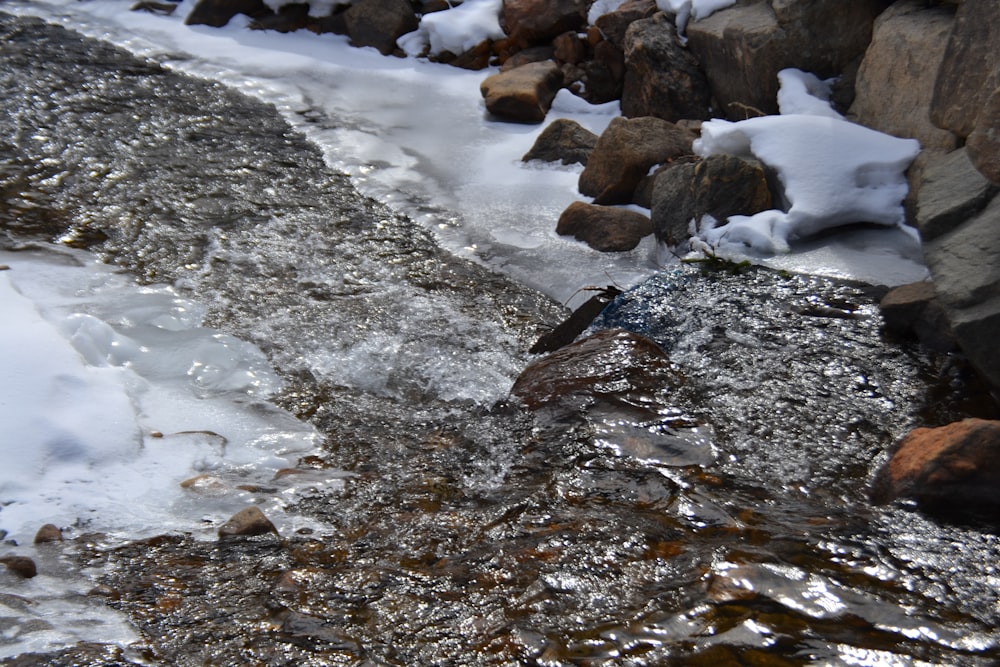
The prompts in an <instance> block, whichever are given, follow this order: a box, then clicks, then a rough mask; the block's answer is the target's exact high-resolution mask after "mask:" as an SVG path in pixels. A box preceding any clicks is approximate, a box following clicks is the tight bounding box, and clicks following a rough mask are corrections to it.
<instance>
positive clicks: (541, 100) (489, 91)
mask: <svg viewBox="0 0 1000 667" xmlns="http://www.w3.org/2000/svg"><path fill="white" fill-rule="evenodd" d="M561 87H562V71H561V70H560V69H559V66H558V65H557V64H556V63H554V62H553V61H551V60H549V61H546V62H540V63H530V64H528V65H524V66H522V67H518V68H515V69H512V70H508V71H506V72H500V73H499V74H494V75H493V76H491V77H489V78H488V79H486V80H485V81H483V83H482V85H481V86H480V88H479V90H480V92H481V93H482V95H483V98H484V99H485V100H486V109H487V111H489V112H490V113H491V114H493V115H494V116H497V117H498V118H500V119H502V120H509V121H514V122H517V123H540V122H542V121H543V120H545V114H547V113H548V112H549V107H551V106H552V100H553V99H555V96H556V93H557V92H559V89H560V88H561Z"/></svg>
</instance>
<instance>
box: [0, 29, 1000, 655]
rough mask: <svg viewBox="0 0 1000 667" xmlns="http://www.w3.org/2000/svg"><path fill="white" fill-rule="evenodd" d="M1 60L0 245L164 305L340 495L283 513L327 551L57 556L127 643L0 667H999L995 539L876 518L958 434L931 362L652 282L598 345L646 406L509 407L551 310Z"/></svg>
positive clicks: (330, 191)
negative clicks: (109, 611) (902, 455)
mask: <svg viewBox="0 0 1000 667" xmlns="http://www.w3.org/2000/svg"><path fill="white" fill-rule="evenodd" d="M0 55H2V61H0V86H2V95H0V200H2V201H0V223H2V225H3V228H4V230H5V231H6V234H7V237H6V240H5V241H4V244H5V246H6V247H8V248H11V249H16V248H17V247H19V245H20V244H23V243H25V242H26V241H27V240H37V239H46V240H58V241H60V242H62V243H69V244H72V245H76V246H80V247H86V248H89V249H90V250H91V251H93V252H94V253H98V254H99V255H101V256H103V257H105V258H106V259H107V260H108V261H109V262H113V263H116V264H118V265H120V266H122V267H125V268H127V269H129V270H130V271H132V272H134V273H135V274H136V275H137V276H139V277H140V278H141V279H143V280H147V281H159V282H170V283H174V284H175V285H176V286H177V287H178V288H179V289H181V290H182V291H183V292H184V294H185V295H187V296H189V297H191V298H195V299H198V300H199V301H201V302H202V303H204V304H206V306H207V307H208V315H207V317H208V322H209V323H210V324H212V325H213V326H216V327H218V328H221V329H223V330H225V331H227V332H228V333H231V334H234V335H237V336H239V337H241V338H244V339H246V340H249V341H251V342H253V343H255V344H256V345H257V346H259V347H260V348H261V349H262V350H264V352H265V353H266V354H267V355H268V357H269V358H270V360H271V362H272V363H273V364H274V366H275V368H276V369H277V370H278V372H279V373H280V374H282V376H283V377H284V379H285V389H284V390H283V392H282V393H281V394H280V395H279V397H278V402H279V403H280V404H281V406H282V407H284V408H287V409H289V410H291V411H293V412H294V413H295V414H297V415H298V416H299V417H300V418H303V419H306V420H308V421H310V422H311V423H312V424H314V425H315V426H316V427H318V428H319V429H320V431H321V433H322V437H323V439H324V442H323V446H322V448H321V451H320V452H319V453H317V454H315V455H312V456H310V457H308V458H307V459H304V460H302V461H300V463H299V467H300V468H301V469H302V470H309V471H312V473H317V471H319V474H322V471H330V473H329V474H331V475H333V474H338V475H339V474H340V471H343V470H347V471H349V472H351V473H353V476H352V477H350V478H348V479H347V480H346V483H345V484H344V485H343V486H342V487H337V488H338V489H339V490H335V491H332V492H326V493H316V494H313V495H312V496H311V497H307V498H306V499H304V500H302V501H301V502H300V504H299V506H298V507H297V508H296V509H297V510H298V511H300V512H302V513H305V514H308V515H310V516H313V517H315V518H316V519H319V520H320V521H321V522H322V524H323V525H326V526H328V527H329V530H328V531H327V532H326V533H322V534H320V533H315V532H310V531H302V532H301V533H299V534H294V535H284V536H283V539H281V540H276V539H274V538H271V537H265V538H258V539H253V540H247V541H230V542H224V543H216V542H205V541H198V540H195V539H193V538H192V537H191V536H189V535H185V534H173V535H167V536H163V537H158V538H154V539H152V540H143V541H140V542H133V543H126V544H122V543H115V542H112V541H110V540H107V539H105V538H102V536H100V535H91V536H83V537H80V538H79V539H77V540H75V541H74V542H73V543H72V544H70V545H67V547H66V549H67V552H68V554H70V557H71V560H72V562H74V563H76V566H77V567H79V568H80V569H81V571H83V572H85V573H86V574H87V576H88V577H90V578H91V579H92V580H93V581H94V587H95V588H94V594H95V595H99V596H103V597H101V598H98V599H103V600H106V603H107V605H108V606H109V607H110V608H113V609H116V610H120V611H121V612H123V613H124V614H125V615H126V616H127V617H128V619H129V620H130V621H131V623H132V624H134V626H135V628H136V629H137V630H138V632H139V634H140V635H141V640H140V641H139V642H137V643H136V644H133V645H131V646H129V647H128V648H127V649H122V648H121V647H120V646H118V645H116V644H114V643H113V642H114V641H118V640H117V639H112V638H109V639H108V643H104V644H102V643H96V644H87V645H79V646H75V647H70V648H67V649H65V650H63V651H61V652H56V653H50V654H47V655H38V656H30V655H25V656H21V657H20V658H17V659H13V660H12V661H11V662H13V664H92V665H98V664H100V665H105V664H128V663H130V662H132V663H152V664H191V665H194V664H261V665H264V664H266V665H277V664H296V665H305V664H316V665H330V664H343V665H361V664H363V665H445V664H454V665H506V664H529V665H530V664H538V665H801V664H833V665H874V664H879V665H925V664H932V665H977V666H978V665H993V664H996V662H997V660H998V659H1000V647H998V641H1000V631H998V629H997V628H998V627H1000V594H998V591H1000V577H998V575H997V572H996V564H997V556H998V553H1000V544H998V540H997V538H996V536H995V535H994V534H993V533H991V532H988V531H985V530H980V529H978V528H977V527H975V526H971V527H970V526H955V525H949V524H940V523H935V522H932V521H930V520H928V519H927V518H925V517H923V516H922V515H920V514H918V513H916V512H913V511H911V509H910V508H907V507H905V506H902V505H900V506H889V507H873V506H871V504H870V503H869V502H868V499H867V489H868V484H869V482H870V479H871V476H872V474H873V472H874V470H875V469H876V468H877V467H878V466H879V465H880V464H881V463H882V462H883V461H884V460H885V457H886V450H887V449H888V447H889V446H890V445H891V443H892V442H893V441H894V440H895V439H897V438H898V437H899V436H900V435H902V434H903V433H905V432H906V430H907V429H909V428H911V427H913V426H915V425H917V424H922V423H925V422H931V423H938V422H942V421H944V420H947V419H950V418H953V417H956V416H961V415H962V414H964V413H966V412H969V411H976V410H980V408H978V407H976V406H974V405H972V404H970V403H969V402H968V401H965V400H964V399H963V397H962V391H961V390H962V388H963V387H965V386H966V385H967V382H968V377H967V375H966V374H965V371H964V370H963V368H962V367H961V365H960V364H959V363H957V362H956V361H955V360H950V359H947V358H944V359H942V358H928V357H925V356H923V355H922V354H921V353H919V352H918V351H916V350H914V349H911V348H909V347H906V346H901V345H899V344H897V343H894V342H892V341H884V340H883V338H882V336H881V334H880V332H879V319H878V314H877V309H876V307H875V306H874V305H873V304H874V302H875V300H876V297H877V295H876V294H873V293H872V291H871V290H868V289H866V288H862V287H859V286H853V285H844V284H838V283H834V282H831V281H826V280H820V279H814V278H808V277H797V276H787V275H782V274H777V273H771V272H764V271H749V272H743V273H740V274H732V273H730V272H727V271H725V270H720V271H710V272H701V271H699V270H697V269H691V270H678V271H675V272H671V273H669V274H664V275H662V276H658V277H657V278H656V279H655V280H653V281H651V282H650V283H647V284H646V285H643V286H641V287H640V288H639V289H637V290H635V291H632V292H629V293H627V294H626V295H624V296H623V297H622V298H620V299H619V300H618V301H617V302H616V303H615V304H614V306H613V308H611V309H609V311H607V312H606V313H605V315H604V316H603V319H602V320H600V321H599V322H598V323H597V325H596V326H598V327H623V328H628V329H633V330H637V331H642V332H644V333H646V334H647V335H649V336H651V337H652V338H654V339H655V340H656V341H657V342H658V343H659V344H660V345H661V346H662V347H663V348H664V350H666V351H667V352H668V354H669V355H670V360H671V364H672V366H671V372H670V373H669V374H668V375H669V376H670V378H672V379H671V380H670V381H664V382H663V383H661V384H658V385H656V386H652V387H647V388H646V389H645V390H644V391H643V392H639V393H633V394H630V395H627V396H618V397H617V398H615V399H614V400H610V401H609V400H604V399H601V398H600V397H597V398H594V397H589V398H586V399H584V400H582V401H580V402H578V403H577V404H575V405H573V406H571V407H565V406H564V407H552V406H550V407H546V408H543V409H541V410H538V411H536V412H528V411H526V410H525V409H524V408H523V406H521V405H520V404H519V403H518V402H517V401H516V400H508V398H507V392H508V390H509V388H510V386H511V384H512V383H513V381H514V379H515V378H516V377H517V375H518V373H519V372H520V371H521V369H522V368H523V367H524V366H525V365H526V364H527V363H529V361H530V358H529V356H528V355H527V354H526V352H525V350H526V349H527V348H528V347H529V346H530V344H531V342H532V341H533V340H534V338H535V337H536V336H537V335H538V334H539V333H540V332H541V331H543V330H545V329H546V328H547V327H550V326H552V325H554V324H555V323H556V322H557V321H558V320H559V319H560V317H561V316H562V315H563V312H562V309H561V308H560V307H559V306H558V305H556V304H553V303H551V302H550V301H549V300H548V299H546V298H545V297H542V296H541V295H539V294H537V293H535V292H533V291H531V290H528V289H526V288H523V287H521V286H519V285H517V284H515V283H513V282H512V281H510V280H508V279H506V278H504V277H502V276H498V275H496V274H492V273H489V272H488V271H486V270H484V269H482V268H481V267H477V266H474V265H471V264H468V263H466V262H464V261H459V260H456V259H455V258H453V257H451V256H449V255H448V254H446V253H444V252H442V251H441V250H439V249H438V248H437V247H436V245H435V244H434V242H433V241H432V239H431V238H430V237H429V236H428V234H427V233H426V232H425V231H423V230H422V229H421V228H419V227H418V226H416V225H414V224H413V223H411V222H410V221H408V220H406V219H403V218H401V217H399V216H396V215H394V214H392V213H390V212H389V211H388V209H387V208H386V207H384V206H382V205H380V204H379V203H377V202H374V201H371V200H368V199H365V198H363V197H360V196H359V195H358V194H357V193H356V192H355V191H354V190H353V189H352V187H351V185H350V183H349V181H348V180H347V179H346V178H345V177H343V176H340V175H338V174H335V173H331V172H330V171H329V170H328V169H327V168H326V166H325V165H324V163H323V160H322V157H321V155H320V154H319V152H318V151H317V150H316V149H315V148H314V147H313V146H311V145H310V144H308V143H307V142H306V141H305V140H304V139H303V138H302V137H301V136H300V135H298V134H296V133H295V132H293V131H291V130H290V129H289V127H288V126H287V125H286V124H285V123H284V122H283V121H282V120H281V119H280V118H279V117H278V115H277V114H276V113H275V112H274V110H273V109H271V108H269V107H267V106H265V105H262V104H260V103H258V102H255V101H252V100H250V99H248V98H245V97H243V96H240V95H238V94H235V93H233V92H231V91H228V90H227V89H225V88H223V87H222V86H220V85H218V84H214V83H209V82H205V81H200V80H195V79H190V78H184V77H181V76H178V75H175V74H172V73H170V72H169V71H166V70H164V69H161V68H160V67H158V66H157V65H155V64H153V63H149V62H142V61H137V60H135V59H133V58H131V57H129V56H127V55H125V54H123V53H122V52H120V51H117V50H115V49H113V48H111V47H108V46H104V45H101V44H98V43H95V42H92V41H86V40H82V39H78V38H76V37H73V36H72V35H70V34H69V33H66V32H65V31H63V30H62V29H58V28H53V27H48V26H45V25H44V24H42V23H41V22H38V21H34V20H23V19H11V18H9V17H2V16H0ZM611 354H612V357H611V362H612V365H613V364H614V363H615V362H616V359H615V357H614V356H613V355H614V352H612V353H611ZM618 361H621V362H624V361H625V360H624V359H618ZM595 372H596V369H595ZM612 389H613V388H612ZM608 393H609V394H611V395H614V391H609V392H608ZM2 595H8V594H7V593H4V594H2ZM9 595H18V594H17V593H16V592H13V593H10V594H9ZM4 599H5V600H6V598H4ZM22 599H23V600H27V601H26V602H23V604H30V598H28V597H26V596H24V595H20V596H19V597H18V598H17V600H22ZM8 602H10V604H7V602H5V605H6V606H7V607H8V608H10V609H15V610H16V609H17V604H21V603H20V602H18V603H17V604H15V599H14V598H11V599H10V600H8ZM3 622H4V623H5V624H6V625H5V627H15V626H17V625H18V623H19V620H18V618H17V615H16V613H12V615H11V616H10V617H7V618H5V619H4V621H3ZM5 632H6V630H5Z"/></svg>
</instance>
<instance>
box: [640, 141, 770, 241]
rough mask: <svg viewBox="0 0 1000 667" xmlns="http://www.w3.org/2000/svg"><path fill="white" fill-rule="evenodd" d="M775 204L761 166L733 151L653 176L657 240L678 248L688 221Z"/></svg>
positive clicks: (721, 217) (687, 233)
mask: <svg viewBox="0 0 1000 667" xmlns="http://www.w3.org/2000/svg"><path fill="white" fill-rule="evenodd" d="M771 208H774V203H773V198H772V196H771V188H770V186H769V184H768V178H767V173H766V172H765V170H764V165H763V164H761V163H760V162H758V161H757V160H749V159H744V158H740V157H736V156H734V155H712V156H709V157H707V158H705V159H704V160H700V161H697V162H689V163H684V164H678V165H675V166H673V167H671V168H669V169H666V170H664V171H663V172H662V173H661V174H660V175H659V176H657V177H656V182H655V184H654V186H653V196H652V211H651V212H652V224H653V232H654V233H655V234H656V239H657V240H658V241H659V242H661V243H664V244H666V245H667V246H670V247H676V246H678V245H680V244H682V243H684V242H685V241H687V239H688V238H690V236H691V234H690V223H691V220H700V219H701V217H702V216H704V215H710V216H712V217H713V218H715V219H716V220H718V221H720V222H723V221H725V220H726V218H728V217H729V216H731V215H753V214H754V213H758V212H760V211H765V210H768V209H771Z"/></svg>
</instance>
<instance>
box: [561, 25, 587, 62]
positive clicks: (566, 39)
mask: <svg viewBox="0 0 1000 667" xmlns="http://www.w3.org/2000/svg"><path fill="white" fill-rule="evenodd" d="M552 48H553V56H554V57H555V59H556V61H557V62H560V63H570V64H573V65H575V64H577V63H580V62H583V59H584V58H586V56H587V46H586V44H585V43H584V42H583V40H581V39H580V37H579V35H578V34H577V33H576V32H575V31H571V32H564V33H563V34H561V35H558V36H557V37H556V38H555V39H553V40H552Z"/></svg>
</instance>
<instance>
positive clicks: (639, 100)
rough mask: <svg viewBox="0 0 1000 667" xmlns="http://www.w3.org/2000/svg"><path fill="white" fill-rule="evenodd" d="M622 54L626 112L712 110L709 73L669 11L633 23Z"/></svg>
mask: <svg viewBox="0 0 1000 667" xmlns="http://www.w3.org/2000/svg"><path fill="white" fill-rule="evenodd" d="M624 54H625V81H624V86H623V88H622V115H624V116H627V117H629V118H636V117H638V116H656V117H657V118H662V119H664V120H669V121H677V120H680V119H682V118H699V119H704V118H708V117H709V116H710V109H711V104H712V94H711V92H710V90H709V87H708V79H706V78H705V73H704V72H703V71H702V69H701V66H700V65H699V64H698V61H697V60H695V58H694V56H692V55H691V52H690V51H688V50H687V49H686V48H684V46H683V45H682V44H681V42H680V38H679V37H678V36H677V30H676V28H674V24H673V22H672V21H671V20H670V19H668V18H667V16H666V14H663V13H662V12H661V13H659V14H656V15H655V16H653V17H652V18H648V19H642V20H640V21H635V22H634V23H632V25H630V26H629V28H628V31H627V32H626V33H625V42H624Z"/></svg>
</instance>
